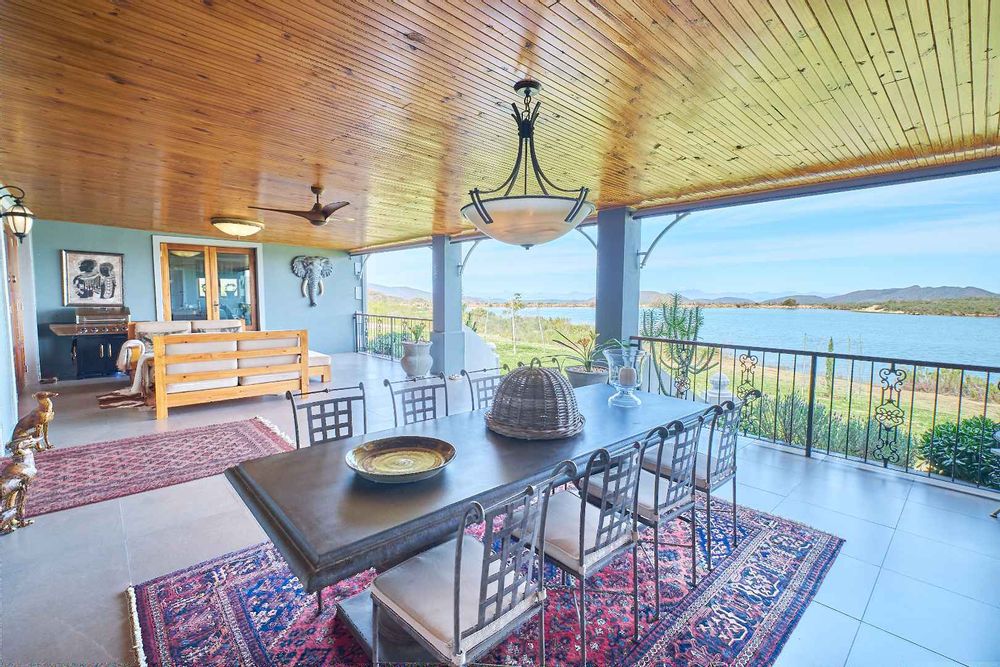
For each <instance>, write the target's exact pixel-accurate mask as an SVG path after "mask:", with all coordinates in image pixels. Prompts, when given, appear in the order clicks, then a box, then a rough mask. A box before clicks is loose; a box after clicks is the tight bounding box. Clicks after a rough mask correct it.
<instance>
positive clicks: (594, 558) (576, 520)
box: [545, 491, 633, 574]
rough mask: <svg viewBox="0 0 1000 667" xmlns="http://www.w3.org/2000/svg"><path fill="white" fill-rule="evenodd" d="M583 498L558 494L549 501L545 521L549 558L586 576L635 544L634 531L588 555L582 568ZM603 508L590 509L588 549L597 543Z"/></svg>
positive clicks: (586, 523)
mask: <svg viewBox="0 0 1000 667" xmlns="http://www.w3.org/2000/svg"><path fill="white" fill-rule="evenodd" d="M581 502H582V501H581V500H580V497H579V496H578V495H576V494H575V493H573V492H571V491H563V492H561V493H556V494H554V495H553V496H552V497H551V498H550V499H549V509H548V514H547V515H546V518H545V555H546V556H548V557H549V558H552V559H553V560H556V561H559V562H560V563H561V564H563V565H565V566H567V567H570V568H572V569H573V570H574V571H580V572H581V573H582V574H583V573H586V571H587V568H588V567H590V566H591V565H593V564H594V563H596V562H598V561H599V560H601V559H602V558H604V557H605V556H607V555H608V554H610V553H612V552H613V551H615V550H617V549H618V548H620V547H621V546H622V545H624V544H631V542H632V539H633V535H632V531H631V530H627V531H625V533H624V534H623V535H622V536H621V537H619V538H618V539H617V540H615V541H613V542H611V543H610V544H608V545H607V546H605V547H603V548H601V549H600V550H598V551H594V552H591V553H589V554H587V556H586V558H585V559H584V561H583V567H582V568H581V566H580V503H581ZM599 518H600V509H598V508H597V507H593V506H590V507H587V513H586V515H585V517H584V543H583V544H584V549H589V548H591V547H592V546H594V545H595V544H596V543H597V529H598V522H599Z"/></svg>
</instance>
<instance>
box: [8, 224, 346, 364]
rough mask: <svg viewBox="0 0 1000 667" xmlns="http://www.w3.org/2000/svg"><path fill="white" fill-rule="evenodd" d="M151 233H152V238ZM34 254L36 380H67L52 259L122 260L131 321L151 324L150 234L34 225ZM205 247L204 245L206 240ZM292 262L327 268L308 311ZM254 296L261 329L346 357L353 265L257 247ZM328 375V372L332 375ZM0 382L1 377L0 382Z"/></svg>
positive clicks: (63, 312)
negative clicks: (80, 254)
mask: <svg viewBox="0 0 1000 667" xmlns="http://www.w3.org/2000/svg"><path fill="white" fill-rule="evenodd" d="M158 233H159V232H158ZM31 234H32V237H33V238H32V242H33V248H34V274H35V293H36V300H37V312H38V345H39V357H40V361H41V369H42V377H48V376H52V375H56V376H58V377H60V378H62V379H70V378H73V377H75V371H74V370H73V365H72V362H71V361H70V356H69V355H70V339H69V338H60V337H58V336H54V335H53V334H52V333H51V332H50V331H49V328H48V325H49V324H50V323H52V322H71V321H72V319H73V311H72V310H71V309H69V308H66V307H64V306H63V305H62V286H61V285H62V282H61V281H62V266H61V259H60V251H61V250H63V249H67V250H89V251H94V252H97V251H104V252H120V253H123V254H124V255H125V280H124V283H125V305H126V306H128V307H129V309H130V310H131V311H132V319H133V320H151V319H154V318H155V317H156V298H155V294H154V293H155V288H154V285H153V275H154V274H153V272H154V270H159V267H158V262H156V263H154V259H153V242H152V237H153V232H149V231H143V230H134V229H121V228H116V227H102V226H98V225H83V224H78V223H71V222H52V221H48V220H37V221H36V222H35V226H34V229H33V230H32V232H31ZM207 241H208V242H209V243H210V242H211V239H207ZM296 255H322V256H324V257H330V258H331V259H333V260H334V273H333V276H332V277H331V278H328V279H327V280H326V281H325V288H326V289H325V292H324V294H323V296H322V297H321V298H320V299H319V303H318V305H317V306H316V307H315V308H311V307H310V306H309V301H308V300H307V299H305V298H303V297H302V292H301V288H300V284H301V281H300V280H299V279H298V278H296V277H295V276H294V275H293V274H292V272H291V269H290V265H291V261H292V258H293V257H295V256H296ZM261 259H262V262H263V268H262V274H261V276H260V277H259V278H260V283H261V284H260V289H261V292H262V293H263V303H264V312H263V315H264V321H265V325H266V327H267V328H268V329H308V330H309V347H310V348H311V349H313V350H317V351H319V352H326V353H328V354H330V353H334V352H348V351H352V350H353V349H354V324H353V317H352V316H353V314H354V311H355V310H356V308H358V307H360V302H359V301H355V299H354V287H355V286H356V285H357V284H358V282H357V280H356V279H355V277H354V262H353V260H351V259H350V258H349V257H348V256H347V255H346V253H343V252H337V251H333V250H322V249H317V248H301V247H294V246H285V245H277V244H265V245H264V247H263V248H262V250H261ZM334 372H336V371H334ZM0 377H2V376H0Z"/></svg>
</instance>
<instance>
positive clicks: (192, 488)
mask: <svg viewBox="0 0 1000 667" xmlns="http://www.w3.org/2000/svg"><path fill="white" fill-rule="evenodd" d="M121 507H122V518H123V520H124V523H125V534H126V536H127V537H128V538H132V537H136V536H139V535H145V534H147V533H152V532H155V531H158V530H161V529H163V528H167V527H170V526H180V525H182V524H188V525H196V524H197V523H198V522H199V521H201V520H203V519H205V518H207V517H210V516H214V515H216V514H224V513H226V512H235V511H237V510H239V509H242V508H243V507H244V504H243V501H242V500H240V498H239V497H238V496H237V495H236V492H235V491H234V490H233V488H232V485H231V484H230V483H229V481H228V480H227V479H226V478H225V477H224V476H223V475H213V476H212V477H205V478H202V479H196V480H193V481H190V482H185V483H183V484H175V485H174V486H167V487H164V488H162V489H154V490H152V491H147V492H145V493H137V494H135V495H132V496H126V497H124V498H122V499H121Z"/></svg>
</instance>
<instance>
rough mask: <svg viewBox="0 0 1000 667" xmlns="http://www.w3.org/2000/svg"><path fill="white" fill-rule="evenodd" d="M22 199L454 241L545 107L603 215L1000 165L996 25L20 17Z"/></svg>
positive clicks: (548, 10)
mask: <svg viewBox="0 0 1000 667" xmlns="http://www.w3.org/2000/svg"><path fill="white" fill-rule="evenodd" d="M0 6H2V11H3V16H4V19H3V21H2V23H0V39H2V49H0V114H2V116H0V132H2V133H0V182H4V183H11V184H15V185H19V186H21V187H23V188H24V189H25V190H27V191H28V200H27V202H26V203H27V204H28V205H29V206H31V207H32V208H33V209H34V210H35V212H36V214H37V215H38V216H39V217H41V218H46V219H58V220H71V221H78V222H88V223H96V224H102V225H118V226H122V227H133V228H142V229H153V230H157V231H161V232H174V233H185V234H188V233H190V234H209V235H213V234H215V233H214V231H213V230H212V228H211V227H210V225H209V224H208V218H209V216H211V215H215V214H227V213H228V214H242V215H246V214H248V213H250V212H249V211H248V210H247V209H246V206H247V205H250V204H256V205H262V206H274V207H281V208H308V207H309V205H310V204H311V195H310V193H309V185H310V184H312V183H314V182H318V183H321V184H323V185H324V186H326V188H327V191H326V193H325V195H324V197H323V200H324V201H334V200H339V199H347V200H350V201H351V206H350V207H348V208H346V209H344V210H343V211H341V212H340V213H338V214H337V215H336V216H335V219H334V221H333V222H331V223H330V224H328V225H327V226H326V227H323V228H314V227H312V226H311V225H309V223H308V222H306V221H305V220H301V219H297V218H292V217H288V216H284V215H280V214H276V213H263V214H260V215H261V219H263V220H264V221H265V222H266V224H267V229H266V231H265V232H264V233H263V234H261V235H260V236H259V237H257V238H260V240H263V241H270V242H279V243H292V244H302V245H309V246H316V247H327V248H355V247H359V246H365V245H370V244H376V243H384V242H392V241H402V240H406V239H412V238H417V237H424V236H427V235H429V234H431V233H454V232H458V231H461V230H462V229H465V228H466V226H465V225H463V222H462V220H461V218H460V216H459V212H458V211H459V208H460V207H461V206H462V205H464V204H465V203H466V202H467V192H468V190H469V189H470V188H472V187H475V186H491V187H492V186H495V185H496V184H498V183H499V182H500V181H501V180H503V178H505V177H506V175H507V170H509V168H510V165H511V163H512V160H513V151H514V148H515V146H516V139H515V133H514V125H513V121H512V120H511V118H510V114H509V111H510V109H509V105H510V102H511V101H513V92H512V90H511V88H510V86H511V85H512V84H513V83H514V82H515V81H516V80H518V79H519V78H521V77H524V76H531V77H534V78H538V79H540V80H541V81H542V82H543V85H544V89H543V91H542V96H541V100H542V102H543V104H542V110H543V111H542V118H541V120H540V121H539V123H538V129H537V139H538V145H539V151H540V159H541V161H542V164H543V167H544V168H545V169H546V172H547V173H548V175H549V176H550V177H552V178H553V179H554V180H556V182H558V183H560V184H563V185H565V186H566V187H578V186H580V185H588V186H589V187H591V189H592V193H593V198H594V200H595V201H596V203H597V204H598V206H599V207H609V206H618V205H634V206H638V207H643V206H652V205H658V204H667V203H677V202H691V201H697V200H704V199H706V198H714V197H721V196H726V195H733V194H739V193H750V192H756V191H761V190H769V189H774V188H781V187H787V186H796V185H807V184H811V183H816V182H820V181H828V180H830V179H839V178H849V177H852V176H863V175H879V174H886V173H894V172H899V171H902V170H908V169H913V168H919V167H929V166H935V165H942V166H943V165H949V164H952V163H956V162H961V161H966V160H973V159H977V158H984V157H985V158H990V157H997V156H998V155H1000V0H947V1H946V0H932V1H931V2H926V1H925V0H669V1H665V0H617V1H606V2H605V1H599V0H589V1H587V0H583V1H577V0H545V1H544V2H536V1H534V0H426V1H421V2H391V1H390V0H352V1H351V2H310V1H302V2H288V1H287V0H252V1H251V0H202V1H201V2H193V1H181V0H161V1H156V0H114V1H111V2H108V1H99V0H72V1H71V0H52V1H49V2H38V1H37V0H3V2H2V3H0Z"/></svg>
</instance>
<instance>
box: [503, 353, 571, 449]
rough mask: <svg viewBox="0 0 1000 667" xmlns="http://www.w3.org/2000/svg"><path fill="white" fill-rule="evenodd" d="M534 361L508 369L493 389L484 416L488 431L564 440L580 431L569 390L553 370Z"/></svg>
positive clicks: (540, 438) (533, 438) (523, 438)
mask: <svg viewBox="0 0 1000 667" xmlns="http://www.w3.org/2000/svg"><path fill="white" fill-rule="evenodd" d="M536 363H538V361H537V360H533V361H532V363H531V365H529V366H521V367H520V368H517V369H514V370H512V371H511V372H510V373H508V374H507V375H506V376H504V378H503V380H501V381H500V384H499V385H498V386H497V389H496V394H495V395H494V397H493V407H492V408H491V409H490V411H489V412H487V413H486V427H487V428H489V429H490V430H491V431H494V432H496V433H499V434H501V435H506V436H509V437H512V438H521V439H522V440H554V439H557V438H568V437H570V436H573V435H576V434H577V433H579V432H580V431H582V430H583V422H584V419H583V415H581V414H580V409H579V408H578V407H577V404H576V394H575V393H574V392H573V387H572V386H571V385H570V383H569V381H568V380H567V379H566V378H565V377H564V376H563V374H562V373H560V372H559V371H557V370H556V369H554V368H542V367H541V364H540V363H539V364H538V365H536Z"/></svg>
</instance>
